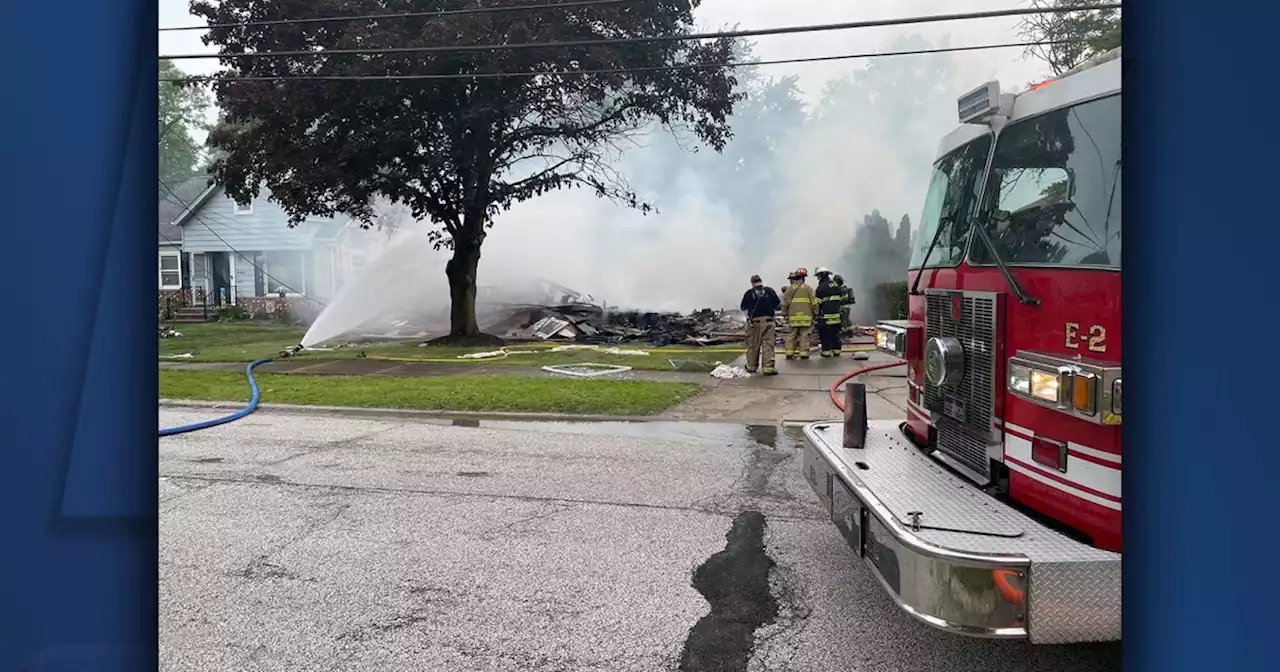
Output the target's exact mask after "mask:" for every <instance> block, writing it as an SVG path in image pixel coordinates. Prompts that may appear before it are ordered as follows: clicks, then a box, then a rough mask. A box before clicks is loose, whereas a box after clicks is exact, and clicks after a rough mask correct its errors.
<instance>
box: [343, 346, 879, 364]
mask: <svg viewBox="0 0 1280 672" xmlns="http://www.w3.org/2000/svg"><path fill="white" fill-rule="evenodd" d="M581 350H582V351H584V352H592V350H590V349H587V348H582V349H581ZM871 350H875V347H874V346H856V347H852V348H848V347H846V348H843V349H842V350H841V352H868V351H871ZM565 352H573V350H567V351H565ZM652 352H656V353H658V354H661V353H664V352H734V353H741V352H746V350H724V349H720V350H712V349H710V348H691V349H687V350H671V349H666V348H663V349H661V350H654V351H652ZM514 354H521V353H520V352H518V351H517V352H516V353H514ZM535 354H542V353H535ZM552 354H559V353H552ZM600 354H606V353H603V352H602V353H600ZM510 356H511V355H510V354H503V355H502V356H501V357H485V358H482V359H475V358H469V359H462V358H455V359H433V358H417V357H382V356H376V355H370V356H368V357H365V359H372V360H375V361H379V362H425V363H429V364H483V363H485V362H493V361H498V360H503V359H508V358H510ZM616 356H618V357H624V356H625V357H630V356H633V355H616Z"/></svg>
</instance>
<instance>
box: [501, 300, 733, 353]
mask: <svg viewBox="0 0 1280 672" xmlns="http://www.w3.org/2000/svg"><path fill="white" fill-rule="evenodd" d="M494 308H497V307H496V306H495V307H494ZM494 312H496V311H494ZM494 317H497V316H494ZM481 328H482V329H483V331H485V332H486V333H490V334H493V335H495V336H500V337H502V338H504V339H506V340H508V341H572V342H575V343H589V344H616V343H644V344H647V345H650V346H653V347H661V346H664V345H679V344H683V345H702V346H708V345H716V344H720V343H733V342H741V341H742V340H743V338H744V334H745V328H746V323H745V320H744V319H743V318H742V317H741V316H740V314H738V313H737V311H732V312H731V311H717V310H710V309H704V310H699V311H696V312H693V313H689V314H681V313H659V312H645V311H638V310H618V309H613V308H608V307H606V306H600V305H596V304H593V303H566V304H562V305H518V306H508V307H507V310H506V315H505V316H503V317H498V319H494V320H493V321H492V322H490V323H488V324H487V325H485V326H482V327H481Z"/></svg>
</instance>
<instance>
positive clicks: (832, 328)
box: [814, 266, 844, 357]
mask: <svg viewBox="0 0 1280 672" xmlns="http://www.w3.org/2000/svg"><path fill="white" fill-rule="evenodd" d="M814 274H815V275H817V276H818V289H817V291H816V292H814V295H815V296H816V297H817V300H818V310H817V315H816V316H815V317H816V319H817V320H818V340H819V341H821V342H822V356H823V357H839V356H840V348H841V339H840V317H841V313H842V312H843V311H842V310H841V309H842V308H843V306H844V294H843V293H842V292H841V291H840V288H839V287H837V286H836V283H834V282H832V281H831V271H829V270H827V269H826V268H825V267H823V266H819V267H818V270H816V271H814Z"/></svg>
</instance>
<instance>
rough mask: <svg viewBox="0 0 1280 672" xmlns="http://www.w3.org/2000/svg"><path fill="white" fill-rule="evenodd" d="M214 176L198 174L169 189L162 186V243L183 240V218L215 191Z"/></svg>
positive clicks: (160, 211) (160, 219) (160, 236)
mask: <svg viewBox="0 0 1280 672" xmlns="http://www.w3.org/2000/svg"><path fill="white" fill-rule="evenodd" d="M213 186H214V183H213V178H211V177H210V176H208V175H197V176H195V177H192V178H190V179H188V180H185V181H183V182H180V183H178V184H177V185H175V186H174V187H173V191H172V192H171V191H169V190H168V189H165V188H164V187H161V188H160V207H159V218H158V219H159V236H158V237H159V239H160V242H162V243H166V242H167V243H178V242H181V241H182V228H181V226H180V224H181V220H182V219H184V218H185V216H186V215H189V214H190V211H192V210H195V208H196V207H198V206H199V205H200V204H201V203H202V202H203V201H204V200H205V199H206V198H208V196H209V194H210V193H212V192H213V189H212V187H213Z"/></svg>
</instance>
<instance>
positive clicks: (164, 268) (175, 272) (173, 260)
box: [160, 252, 182, 289]
mask: <svg viewBox="0 0 1280 672" xmlns="http://www.w3.org/2000/svg"><path fill="white" fill-rule="evenodd" d="M160 289H182V259H181V257H180V256H179V254H178V253H177V252H161V253H160Z"/></svg>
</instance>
